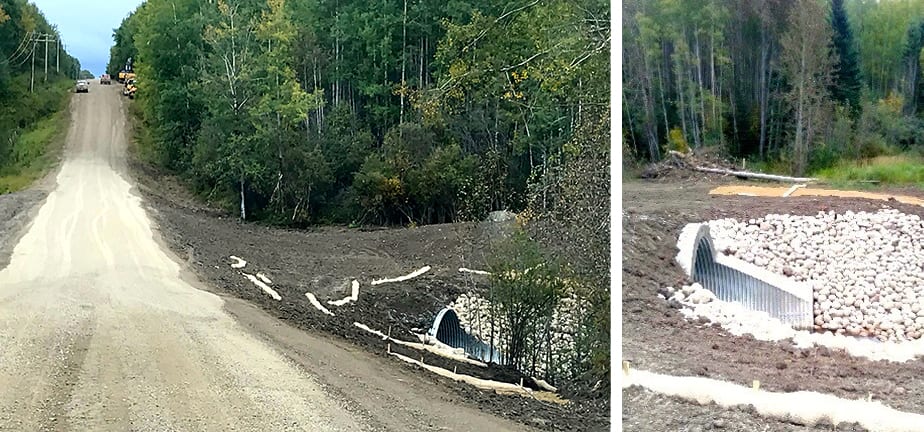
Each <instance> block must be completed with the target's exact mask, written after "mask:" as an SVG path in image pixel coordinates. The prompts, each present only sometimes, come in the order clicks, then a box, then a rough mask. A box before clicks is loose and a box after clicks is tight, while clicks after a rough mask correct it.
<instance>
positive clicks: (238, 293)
mask: <svg viewBox="0 0 924 432" xmlns="http://www.w3.org/2000/svg"><path fill="white" fill-rule="evenodd" d="M131 165H132V167H131V171H132V173H133V177H135V180H136V184H137V185H138V189H139V191H140V192H141V193H142V195H143V196H144V197H145V205H146V206H147V209H148V212H149V214H150V215H151V217H152V219H153V220H154V221H155V223H156V224H157V225H158V229H159V231H160V232H161V233H162V236H163V238H164V239H165V241H166V242H167V245H168V246H169V247H170V248H172V249H173V250H174V251H175V252H177V254H178V255H179V256H181V257H185V258H186V259H187V261H188V264H189V267H190V268H191V269H192V270H193V271H194V272H195V273H197V274H198V276H199V278H200V279H202V280H203V281H205V282H207V284H208V285H209V286H210V288H211V289H214V291H215V292H216V293H218V294H220V295H229V296H233V297H237V298H241V299H243V300H246V301H248V302H251V303H253V304H255V305H257V306H259V307H261V308H262V309H264V310H266V311H268V312H269V313H270V314H271V315H273V316H276V317H278V318H280V319H282V320H285V321H286V322H288V323H290V324H293V325H294V326H296V327H298V328H301V329H305V330H311V331H314V332H319V333H320V334H326V335H330V336H331V337H335V338H339V339H343V340H347V341H349V342H351V343H354V344H356V345H357V346H360V347H362V348H364V349H366V350H368V351H370V352H373V353H376V354H378V355H381V356H387V357H389V358H391V359H394V357H392V356H388V354H387V353H386V344H385V342H383V341H382V340H381V338H378V337H376V336H373V335H370V334H369V333H367V332H365V331H363V330H360V329H358V328H357V327H355V326H354V325H353V323H354V322H360V323H362V324H365V325H367V326H369V327H371V328H373V329H376V330H379V331H382V332H383V333H387V332H389V331H390V332H391V335H392V336H393V337H396V338H399V339H403V340H407V341H415V342H416V341H417V340H416V338H415V337H414V336H413V335H412V334H411V332H412V330H413V329H416V330H415V331H418V332H424V331H426V329H429V328H430V326H431V325H432V323H433V319H434V318H435V316H436V314H437V313H438V312H439V310H440V309H442V308H443V307H445V306H446V305H447V304H448V303H449V302H451V301H452V300H454V299H455V298H456V297H457V296H458V295H459V294H461V293H463V292H467V291H472V290H475V291H477V290H482V289H484V288H485V286H486V280H485V279H483V278H484V277H483V276H476V275H471V274H468V273H460V272H459V271H458V269H459V268H460V267H467V268H473V269H480V268H484V253H485V250H486V248H487V246H488V244H489V243H490V241H491V239H492V238H496V237H497V236H498V235H502V234H503V232H505V230H506V229H507V228H505V227H504V226H501V225H497V224H491V223H470V224H444V225H430V226H422V227H418V228H413V229H350V228H346V227H323V228H317V229H314V230H309V231H305V230H290V229H282V228H275V227H267V226H262V225H259V224H254V223H241V222H239V221H238V219H237V218H236V217H235V216H234V215H230V214H226V213H224V212H222V211H219V210H215V209H213V208H209V207H208V206H206V205H203V204H202V203H201V202H200V201H198V200H197V199H195V198H193V197H192V196H191V195H190V194H189V193H188V192H187V191H186V189H185V188H184V187H183V186H182V185H181V183H180V182H179V181H177V180H176V179H174V178H172V177H169V176H165V175H163V174H161V173H159V172H157V171H154V170H152V169H150V168H149V167H147V166H145V165H143V164H141V163H138V162H137V161H135V162H132V164H131ZM231 255H235V256H238V257H240V258H242V259H244V260H246V261H247V265H246V267H245V268H244V269H242V270H243V271H246V272H247V273H250V274H256V273H257V272H262V273H264V274H265V275H266V276H267V277H269V278H270V279H271V280H272V285H271V286H272V287H273V289H275V290H276V291H277V292H278V293H279V295H280V296H281V297H282V300H281V301H276V300H273V299H272V298H271V297H270V296H268V295H267V294H265V293H264V292H262V291H261V290H260V288H258V287H256V286H255V285H254V284H253V283H252V282H250V281H249V280H248V279H245V278H244V276H242V275H241V274H240V271H238V270H235V269H232V268H231V267H230V264H231V263H232V262H233V261H232V260H231V259H229V256H231ZM426 265H429V266H431V267H432V269H431V270H430V271H429V272H428V273H426V274H424V275H423V276H420V277H418V278H415V279H412V280H409V281H405V282H400V283H386V284H381V285H377V286H371V285H370V282H371V281H372V280H374V279H381V278H393V277H398V276H402V275H405V274H408V273H411V272H412V271H414V270H417V269H419V268H421V267H423V266H426ZM353 279H356V280H358V281H359V282H360V285H361V286H360V293H359V300H358V301H356V302H354V303H350V304H348V305H345V306H340V307H337V306H332V305H328V304H327V303H326V302H327V300H339V299H341V298H344V297H347V296H349V295H350V283H351V281H352V280H353ZM306 292H311V293H314V295H315V296H317V298H318V300H319V301H320V302H321V303H322V304H323V305H325V306H326V307H328V308H329V309H330V310H331V312H333V313H334V314H335V316H333V317H329V316H326V315H324V314H322V313H321V312H319V311H318V310H317V309H316V308H314V307H313V306H312V305H311V303H310V302H309V300H308V299H307V297H306V296H305V293H306ZM391 349H392V351H396V352H400V353H402V354H405V355H408V356H410V357H413V358H416V359H420V358H421V352H420V351H417V350H413V349H410V348H404V347H399V346H396V345H395V344H392V345H391ZM423 358H424V361H425V362H426V363H427V364H434V365H437V366H441V367H444V368H447V369H450V370H452V369H457V370H458V372H459V373H465V374H470V375H475V376H478V377H481V378H487V379H494V380H499V381H505V382H514V383H517V382H519V381H520V378H522V375H521V374H519V373H518V372H516V371H512V370H508V369H504V368H500V367H494V366H492V367H490V368H488V369H485V368H480V367H477V366H471V365H468V364H465V363H458V362H454V361H452V360H448V359H445V358H443V357H439V356H435V355H432V354H424V355H423ZM393 363H394V367H407V368H416V366H411V365H408V364H406V363H403V362H401V361H399V360H397V359H394V362H393ZM420 373H421V374H423V375H426V376H428V377H430V379H432V381H433V383H434V385H439V386H444V387H450V388H452V389H453V390H454V391H455V392H456V393H457V394H458V395H459V396H460V397H459V399H460V400H461V401H464V402H462V403H467V404H472V405H475V406H477V407H479V408H481V409H483V410H486V411H489V412H492V413H495V414H498V415H501V416H504V417H508V418H511V419H514V420H516V421H519V422H521V423H523V424H526V425H529V426H533V427H536V428H538V429H544V430H567V431H577V430H607V429H608V428H609V416H610V415H609V414H610V412H609V400H608V398H607V397H598V398H596V399H593V398H589V397H580V396H578V397H575V398H572V402H571V403H569V404H567V405H564V406H562V405H559V404H557V403H554V402H545V401H540V400H535V399H527V398H524V397H519V396H501V395H496V394H493V393H490V392H484V391H479V390H476V389H474V388H473V387H470V386H468V385H464V384H458V383H456V382H454V381H451V380H447V379H443V378H440V377H437V376H435V375H433V374H431V373H429V372H426V371H423V370H421V372H420ZM525 384H526V385H532V384H531V382H530V381H529V380H528V379H527V380H526V381H525ZM565 392H566V394H567V390H565ZM569 396H572V395H569Z"/></svg>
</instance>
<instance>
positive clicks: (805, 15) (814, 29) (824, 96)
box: [781, 0, 834, 175]
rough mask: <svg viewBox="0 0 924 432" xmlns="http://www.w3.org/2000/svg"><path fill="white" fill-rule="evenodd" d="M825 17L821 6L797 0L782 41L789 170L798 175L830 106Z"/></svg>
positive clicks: (831, 62)
mask: <svg viewBox="0 0 924 432" xmlns="http://www.w3.org/2000/svg"><path fill="white" fill-rule="evenodd" d="M827 17H828V13H827V11H826V10H825V7H824V6H823V5H822V4H821V3H819V2H817V1H815V0H798V1H797V2H796V4H795V8H794V9H793V11H792V14H791V15H790V17H789V28H788V29H787V31H786V33H785V34H783V37H782V41H781V44H782V49H783V52H782V63H783V70H784V72H785V74H786V76H787V78H788V80H789V82H790V85H791V86H792V88H791V90H790V91H789V94H788V99H789V101H790V103H791V104H792V108H793V114H794V117H795V118H794V119H793V121H794V123H795V127H794V129H795V130H794V133H793V141H792V170H793V172H794V173H796V174H797V175H801V174H803V173H805V170H806V168H807V165H808V158H809V153H810V151H811V146H812V143H813V141H814V139H815V132H816V129H817V128H818V126H819V125H818V124H817V123H818V119H819V118H821V115H822V110H825V109H827V108H828V106H827V105H829V100H828V98H829V94H828V88H829V85H830V82H831V74H832V69H833V65H834V58H833V55H832V50H831V37H832V30H831V25H830V24H829V22H828V19H827Z"/></svg>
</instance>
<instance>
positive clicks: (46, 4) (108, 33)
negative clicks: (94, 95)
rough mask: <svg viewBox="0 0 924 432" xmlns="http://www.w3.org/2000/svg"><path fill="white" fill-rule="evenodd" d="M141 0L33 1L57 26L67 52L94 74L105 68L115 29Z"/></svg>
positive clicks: (102, 71)
mask: <svg viewBox="0 0 924 432" xmlns="http://www.w3.org/2000/svg"><path fill="white" fill-rule="evenodd" d="M141 2H142V0H117V1H112V0H77V1H75V0H32V1H31V3H34V4H35V5H36V6H38V8H39V9H40V10H41V11H42V13H44V14H45V18H47V19H48V22H49V23H51V24H52V25H57V26H58V31H59V32H60V33H61V38H62V40H63V42H64V46H65V48H66V49H67V52H68V53H70V54H71V55H72V56H75V57H77V58H78V59H79V60H80V65H81V66H82V68H83V69H86V70H89V71H90V72H92V73H93V75H95V76H99V75H100V74H102V73H105V71H106V65H107V64H108V63H109V48H110V47H112V44H113V41H112V31H113V29H115V28H117V27H118V26H119V24H121V23H122V19H123V18H125V17H127V16H128V14H129V13H131V11H133V10H135V8H136V7H138V5H139V4H141Z"/></svg>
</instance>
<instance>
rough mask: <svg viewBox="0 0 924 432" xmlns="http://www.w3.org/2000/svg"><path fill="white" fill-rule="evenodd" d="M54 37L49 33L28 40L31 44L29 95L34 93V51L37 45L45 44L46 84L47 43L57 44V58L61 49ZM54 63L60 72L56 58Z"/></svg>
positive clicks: (46, 76)
mask: <svg viewBox="0 0 924 432" xmlns="http://www.w3.org/2000/svg"><path fill="white" fill-rule="evenodd" d="M54 36H55V35H53V34H49V33H38V34H32V35H31V36H30V39H31V42H32V53H31V54H30V55H31V56H32V59H31V64H32V67H31V71H30V72H29V92H30V93H34V92H35V49H36V48H38V43H39V42H45V64H44V68H45V82H48V43H49V42H55V43H57V44H58V50H57V53H56V56H59V55H60V54H61V47H60V45H61V42H60V41H59V40H58V38H56V37H55V38H53V37H54ZM55 61H56V63H57V69H58V72H60V71H61V66H60V59H57V58H56V60H55Z"/></svg>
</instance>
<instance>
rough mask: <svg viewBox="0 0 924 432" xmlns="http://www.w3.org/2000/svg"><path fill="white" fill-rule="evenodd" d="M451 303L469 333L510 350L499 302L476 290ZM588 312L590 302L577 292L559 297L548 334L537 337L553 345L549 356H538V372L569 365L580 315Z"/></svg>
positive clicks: (489, 343)
mask: <svg viewBox="0 0 924 432" xmlns="http://www.w3.org/2000/svg"><path fill="white" fill-rule="evenodd" d="M449 307H451V308H452V309H453V310H454V311H455V312H456V315H458V317H459V324H460V325H461V326H462V329H463V330H464V331H465V332H466V333H468V334H470V335H472V336H474V337H476V338H478V339H479V340H480V341H482V342H484V343H485V344H488V345H491V346H494V347H495V348H497V349H498V350H499V351H500V352H502V353H503V352H506V351H507V346H506V342H507V335H508V333H509V331H508V329H507V326H506V322H505V320H504V319H502V316H501V314H500V311H499V306H498V305H494V307H492V305H491V302H490V301H489V300H488V299H485V298H484V297H481V296H480V295H478V294H475V293H464V294H462V295H460V296H459V297H458V298H457V299H456V300H455V301H453V302H452V303H451V304H450V305H449ZM587 313H588V310H587V307H586V305H584V306H582V305H581V302H580V300H579V299H578V297H577V296H576V295H574V294H569V295H566V296H564V297H562V298H561V299H560V300H559V302H558V307H556V308H555V311H554V312H553V313H552V320H551V322H550V323H549V328H548V334H547V335H546V336H547V337H543V336H542V335H537V339H539V340H547V341H548V343H549V344H550V346H549V347H547V348H551V349H550V350H549V351H550V353H549V354H550V355H549V356H548V357H546V356H541V358H539V359H537V363H536V371H535V372H536V373H538V374H543V373H545V372H546V371H553V372H561V371H560V369H562V368H567V367H569V365H568V362H569V361H570V359H571V358H572V357H573V352H574V349H575V339H576V338H577V337H578V332H579V331H580V322H579V321H580V318H579V317H581V316H586V315H587Z"/></svg>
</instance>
